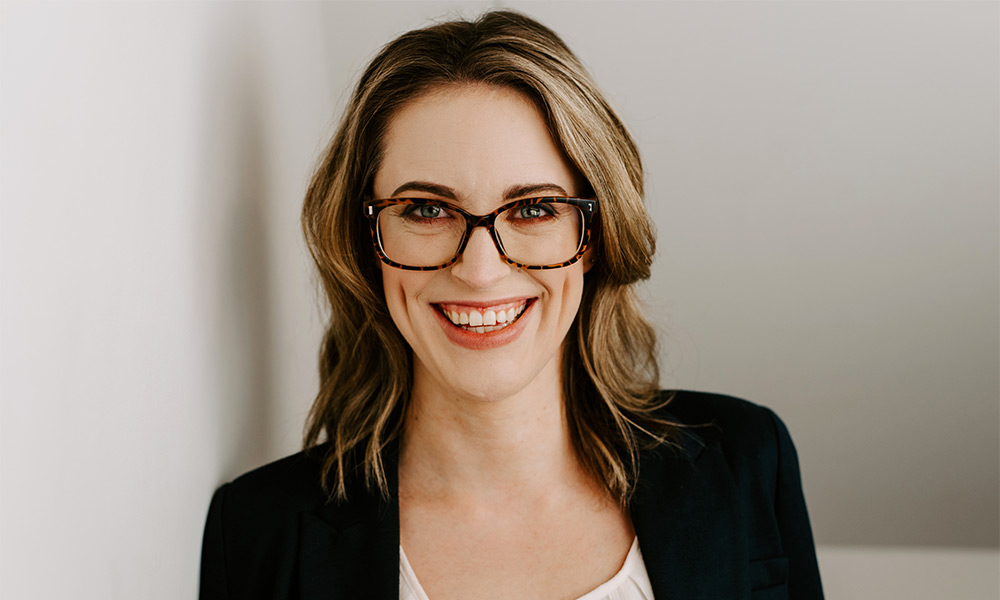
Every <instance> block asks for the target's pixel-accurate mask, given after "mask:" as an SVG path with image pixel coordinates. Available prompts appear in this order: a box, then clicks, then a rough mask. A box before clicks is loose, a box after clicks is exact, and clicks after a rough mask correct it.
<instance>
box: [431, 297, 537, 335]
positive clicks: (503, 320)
mask: <svg viewBox="0 0 1000 600" xmlns="http://www.w3.org/2000/svg"><path fill="white" fill-rule="evenodd" d="M529 302H530V300H529V299H522V300H517V301H514V302H503V303H497V304H488V305H470V304H457V303H440V304H435V307H436V308H437V309H438V311H440V312H441V314H442V315H444V317H446V318H447V319H448V320H449V321H450V322H451V324H452V325H454V326H455V327H458V328H460V329H462V330H463V331H467V332H470V333H477V334H486V333H492V332H494V331H500V330H502V329H505V328H507V327H509V326H510V325H512V324H513V323H514V322H515V321H517V319H518V318H519V317H520V316H521V314H522V313H523V312H524V310H525V308H527V307H528V304H529Z"/></svg>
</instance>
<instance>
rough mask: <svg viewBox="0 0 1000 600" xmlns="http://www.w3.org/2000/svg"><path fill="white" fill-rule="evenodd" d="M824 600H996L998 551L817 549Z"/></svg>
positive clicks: (999, 581) (999, 584) (999, 565)
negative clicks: (825, 599)
mask: <svg viewBox="0 0 1000 600" xmlns="http://www.w3.org/2000/svg"><path fill="white" fill-rule="evenodd" d="M817 553H818V556H819V568H820V574H821V576H822V578H823V591H824V593H825V594H826V598H827V600H869V599H870V600H945V599H947V600H997V598H1000V550H996V549H978V548H880V547H850V546H821V547H819V548H818V550H817Z"/></svg>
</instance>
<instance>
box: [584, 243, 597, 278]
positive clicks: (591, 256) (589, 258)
mask: <svg viewBox="0 0 1000 600" xmlns="http://www.w3.org/2000/svg"><path fill="white" fill-rule="evenodd" d="M580 261H581V262H583V272H584V273H587V272H588V271H590V268H591V267H593V266H594V263H596V262H597V249H596V248H588V249H587V251H586V252H584V253H583V257H582V258H580Z"/></svg>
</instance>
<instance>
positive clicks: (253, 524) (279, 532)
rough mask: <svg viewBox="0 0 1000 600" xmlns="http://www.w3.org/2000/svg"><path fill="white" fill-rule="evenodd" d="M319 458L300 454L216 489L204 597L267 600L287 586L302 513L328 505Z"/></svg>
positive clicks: (204, 552) (208, 532)
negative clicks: (270, 591) (270, 593)
mask: <svg viewBox="0 0 1000 600" xmlns="http://www.w3.org/2000/svg"><path fill="white" fill-rule="evenodd" d="M321 456H322V455H321V454H319V453H316V454H310V453H305V452H300V453H298V454H293V455H292V456H289V457H286V458H283V459H281V460H277V461H275V462H272V463H270V464H267V465H264V466H262V467H259V468H257V469H254V470H253V471H250V472H248V473H246V474H244V475H241V476H239V477H237V478H236V479H234V480H233V481H231V482H229V483H226V484H224V485H222V486H221V487H219V489H218V490H216V492H215V495H214V496H213V497H212V503H211V506H210V507H209V511H208V519H207V520H206V523H205V535H204V539H203V542H202V561H201V597H202V598H230V597H238V598H265V597H267V598H269V597H270V596H269V595H267V594H268V590H271V589H272V588H273V589H277V588H275V586H278V587H279V588H283V587H286V586H288V585H290V582H291V581H293V579H294V577H293V575H292V573H291V565H290V563H289V561H290V559H291V557H294V556H295V555H296V552H297V546H298V541H297V537H298V529H299V523H300V520H301V518H302V515H303V514H307V513H312V512H315V511H317V510H319V509H320V508H321V507H322V506H324V505H325V504H326V502H327V495H326V493H325V492H324V491H323V488H322V485H321V483H320V473H321V468H322V458H321Z"/></svg>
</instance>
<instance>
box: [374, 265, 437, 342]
mask: <svg viewBox="0 0 1000 600" xmlns="http://www.w3.org/2000/svg"><path fill="white" fill-rule="evenodd" d="M427 276H428V274H427V273H421V272H419V271H404V270H402V269H396V268H393V267H390V266H388V265H385V264H383V265H382V289H383V292H384V294H385V304H386V307H387V308H388V309H389V316H391V317H392V321H393V323H395V324H396V329H398V330H399V332H400V333H402V334H403V337H404V338H406V339H407V340H408V341H412V340H411V332H412V331H413V323H412V321H411V317H412V314H413V313H412V311H411V308H412V303H413V302H414V300H415V298H416V297H417V295H418V294H419V293H420V290H421V289H423V287H424V286H425V285H426V283H427Z"/></svg>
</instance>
